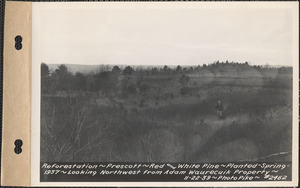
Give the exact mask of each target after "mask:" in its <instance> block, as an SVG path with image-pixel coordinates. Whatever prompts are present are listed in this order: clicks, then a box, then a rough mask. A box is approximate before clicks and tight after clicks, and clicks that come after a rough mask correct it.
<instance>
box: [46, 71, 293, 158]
mask: <svg viewBox="0 0 300 188" xmlns="http://www.w3.org/2000/svg"><path fill="white" fill-rule="evenodd" d="M185 75H187V76H189V78H190V79H189V81H188V82H187V83H185V85H184V86H183V85H182V84H181V83H180V82H179V80H180V77H181V76H182V74H172V73H164V74H159V75H142V78H141V76H139V75H137V74H135V75H131V76H129V77H128V78H126V77H124V76H119V80H118V82H117V84H116V85H117V86H116V88H121V84H122V82H124V80H125V79H130V80H131V81H133V82H135V84H136V85H137V82H140V83H138V84H140V85H141V83H142V84H145V85H147V86H148V88H147V90H146V91H145V92H141V89H137V90H136V91H134V92H132V93H130V94H128V95H126V96H124V95H123V94H122V92H120V90H118V89H115V90H113V91H110V93H109V94H107V92H106V94H103V92H98V91H93V92H92V91H84V92H83V91H80V92H75V91H72V92H66V91H58V92H56V93H52V94H44V95H42V100H41V161H64V162H65V161H89V162H91V161H95V162H99V161H101V162H105V161H111V162H112V161H118V162H226V161H272V162H274V161H291V150H292V148H291V147H292V72H291V71H280V69H259V70H258V69H254V68H247V69H245V70H242V71H241V70H236V69H233V68H232V67H230V66H228V67H227V68H226V67H225V68H222V69H214V70H213V71H207V70H200V71H198V72H196V73H195V72H191V73H186V74H185ZM184 87H185V88H187V89H186V90H185V92H182V88H184ZM218 100H222V102H223V105H224V108H225V110H224V116H225V118H224V119H223V120H219V119H218V117H217V115H216V111H215V109H214V106H215V105H216V103H217V101H218Z"/></svg>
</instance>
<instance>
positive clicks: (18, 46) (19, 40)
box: [15, 35, 23, 50]
mask: <svg viewBox="0 0 300 188" xmlns="http://www.w3.org/2000/svg"><path fill="white" fill-rule="evenodd" d="M22 41H23V38H22V36H21V35H18V36H16V37H15V48H16V50H21V49H22V47H23V45H22Z"/></svg>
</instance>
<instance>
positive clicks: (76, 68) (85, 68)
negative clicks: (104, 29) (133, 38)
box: [47, 64, 175, 74]
mask: <svg viewBox="0 0 300 188" xmlns="http://www.w3.org/2000/svg"><path fill="white" fill-rule="evenodd" d="M47 65H48V67H49V69H50V70H51V72H53V71H54V70H55V69H57V67H58V66H59V65H60V64H47ZM65 65H66V66H67V67H68V68H69V71H70V72H72V73H76V72H81V73H83V74H89V73H97V72H102V71H110V70H111V69H112V68H113V67H114V66H119V67H120V68H122V69H123V68H124V67H126V66H131V67H134V68H137V67H149V68H153V67H157V68H162V67H163V66H162V65H144V66H141V65H138V66H136V65H103V64H102V65H77V64H65ZM169 67H172V68H173V67H175V65H174V66H169Z"/></svg>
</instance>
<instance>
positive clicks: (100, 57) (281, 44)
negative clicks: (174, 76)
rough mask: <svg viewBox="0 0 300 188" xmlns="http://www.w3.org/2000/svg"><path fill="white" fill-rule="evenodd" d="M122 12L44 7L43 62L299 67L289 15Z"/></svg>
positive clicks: (129, 9)
mask: <svg viewBox="0 0 300 188" xmlns="http://www.w3.org/2000/svg"><path fill="white" fill-rule="evenodd" d="M64 5H66V4H64ZM77 5H78V4H77ZM116 6H117V4H116ZM79 7H81V8H79ZM120 7H122V6H119V8H103V7H101V6H88V7H87V6H65V8H64V6H60V8H53V7H52V8H47V7H46V8H45V6H44V7H43V9H42V11H41V17H40V21H41V26H40V32H41V33H40V36H41V37H40V42H41V53H42V54H41V58H42V61H43V62H45V63H48V64H61V63H70V64H85V63H86V64H127V65H128V64H129V65H142V64H145V65H165V64H168V65H185V64H186V65H198V64H204V63H206V64H208V63H212V62H214V61H216V60H220V61H226V60H229V61H238V62H245V61H249V62H250V63H251V64H252V65H255V64H260V65H264V64H267V63H268V64H270V65H292V41H293V36H292V27H293V19H292V12H291V11H290V10H288V9H273V8H272V9H269V8H257V9H256V8H245V7H244V8H231V9H228V8H227V9H222V8H221V9H220V8H211V9H210V8H203V7H202V8H201V6H199V7H200V8H197V6H193V7H191V8H186V7H185V8H180V7H177V8H153V7H151V6H149V7H151V8H139V7H138V6H137V7H134V6H131V7H126V5H125V8H120Z"/></svg>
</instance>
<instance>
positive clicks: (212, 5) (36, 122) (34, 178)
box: [31, 1, 299, 187]
mask: <svg viewBox="0 0 300 188" xmlns="http://www.w3.org/2000/svg"><path fill="white" fill-rule="evenodd" d="M298 7H299V2H295V1H294V2H98V3H95V2H86V3H78V2H76V3H75V2H59V3H53V2H33V3H32V107H31V111H32V113H31V114H32V115H31V120H32V125H31V185H32V186H106V187H109V186H118V187H119V186H124V187H132V186H135V187H142V186H147V187H157V186H159V187H186V186H189V187H215V186H222V187H244V186H247V187H262V186H264V187H267V186H268V187H287V186H298V145H299V144H298V140H299V139H298V132H299V130H298V129H299V127H298V122H299V121H298V119H299V117H298V114H299V113H298V112H299V109H298V104H299V101H298V97H299V87H298V83H299V80H298V75H299V62H298V61H299V35H298V34H299V10H298ZM76 8H86V9H96V8H97V9H130V8H139V9H165V8H168V9H173V8H174V9H178V8H180V9H236V8H267V9H278V8H280V9H290V10H291V11H292V12H293V19H294V20H293V76H294V77H293V101H294V102H293V166H292V181H290V182H280V181H279V182H276V181H273V182H267V181H265V182H67V183H63V182H45V183H44V182H39V179H40V173H39V172H40V170H39V169H40V164H39V163H40V87H39V86H40V64H41V60H42V59H41V47H42V45H41V36H40V33H41V32H42V29H41V21H42V20H41V12H42V11H43V9H76Z"/></svg>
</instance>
